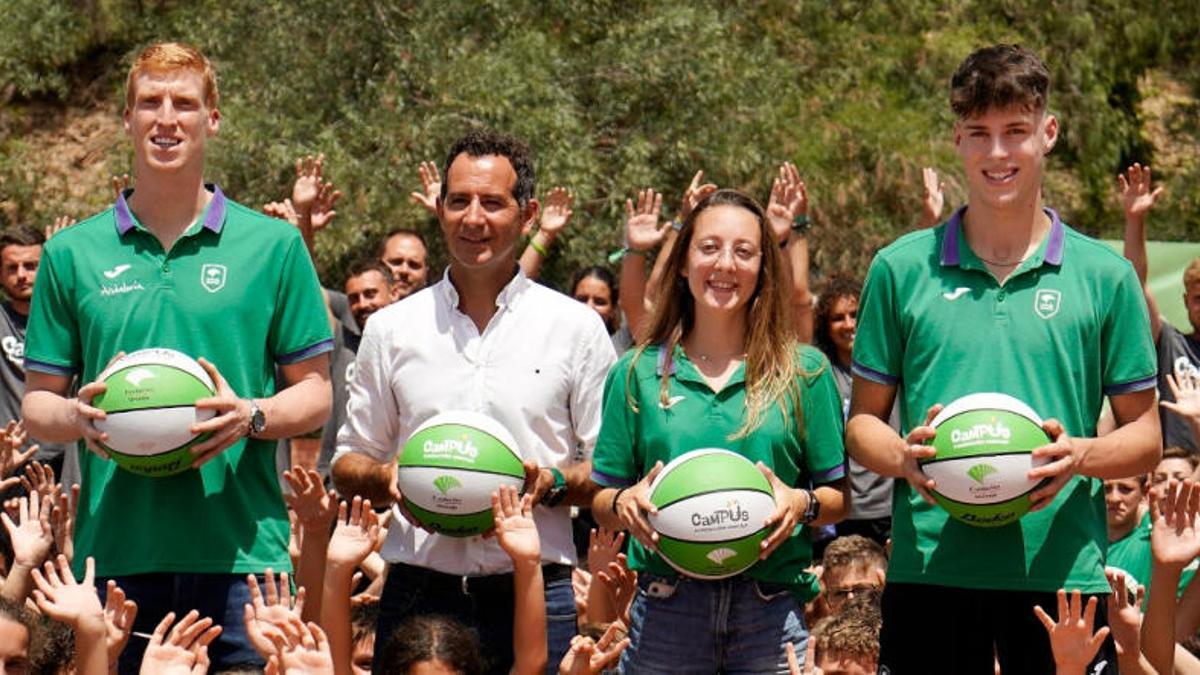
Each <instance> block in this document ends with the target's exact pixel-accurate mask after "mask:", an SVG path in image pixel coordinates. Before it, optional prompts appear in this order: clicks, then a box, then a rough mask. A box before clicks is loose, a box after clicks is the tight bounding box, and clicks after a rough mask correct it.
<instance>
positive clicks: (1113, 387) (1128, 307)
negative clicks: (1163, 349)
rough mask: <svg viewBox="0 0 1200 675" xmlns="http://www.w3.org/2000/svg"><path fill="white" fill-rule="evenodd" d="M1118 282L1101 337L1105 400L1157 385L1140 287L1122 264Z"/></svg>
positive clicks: (1147, 322)
mask: <svg viewBox="0 0 1200 675" xmlns="http://www.w3.org/2000/svg"><path fill="white" fill-rule="evenodd" d="M1121 262H1122V263H1124V265H1123V269H1122V273H1121V275H1120V279H1119V281H1118V283H1117V286H1116V288H1115V289H1114V291H1113V292H1112V293H1111V294H1109V299H1108V302H1107V303H1106V306H1105V312H1104V321H1103V323H1102V324H1101V328H1100V330H1101V333H1100V351H1101V354H1100V357H1101V359H1102V362H1103V368H1104V372H1103V375H1102V378H1103V379H1102V381H1103V385H1104V393H1105V394H1106V395H1108V396H1114V395H1120V394H1128V393H1131V392H1135V391H1142V390H1144V389H1150V388H1152V387H1154V386H1155V384H1156V382H1157V367H1158V366H1157V362H1156V355H1155V351H1154V342H1153V341H1152V340H1151V337H1150V317H1149V315H1148V314H1147V312H1146V302H1145V300H1144V298H1143V295H1142V287H1141V284H1139V283H1138V280H1137V275H1136V274H1135V273H1134V271H1133V267H1131V266H1130V265H1129V263H1127V262H1125V261H1123V260H1122V261H1121Z"/></svg>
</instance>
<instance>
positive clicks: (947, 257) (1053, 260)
mask: <svg viewBox="0 0 1200 675" xmlns="http://www.w3.org/2000/svg"><path fill="white" fill-rule="evenodd" d="M1042 210H1043V211H1045V212H1046V215H1047V216H1049V217H1050V235H1049V239H1048V240H1047V241H1046V254H1045V258H1043V260H1044V261H1045V262H1048V263H1050V264H1051V265H1061V264H1062V259H1063V248H1064V242H1065V240H1066V237H1067V232H1066V226H1064V225H1063V222H1062V219H1061V218H1059V217H1058V212H1057V211H1055V210H1054V209H1052V208H1050V207H1048V206H1046V207H1042ZM966 211H967V207H965V206H963V207H959V209H958V210H957V211H955V212H954V215H953V216H950V220H948V221H946V234H945V236H944V237H943V238H942V265H943V266H954V267H957V266H958V265H960V264H961V263H962V257H961V255H960V253H959V250H960V248H959V247H960V246H961V245H960V244H959V239H960V238H961V237H960V233H961V232H962V217H963V214H964V213H966Z"/></svg>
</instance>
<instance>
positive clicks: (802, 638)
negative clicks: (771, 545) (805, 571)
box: [620, 573, 808, 675]
mask: <svg viewBox="0 0 1200 675" xmlns="http://www.w3.org/2000/svg"><path fill="white" fill-rule="evenodd" d="M630 618H631V620H632V624H633V625H632V626H630V627H629V640H630V644H629V647H628V648H627V649H626V650H625V653H624V654H622V655H621V666H620V670H621V672H622V673H634V674H636V675H657V674H659V673H661V674H663V675H667V674H669V675H691V674H693V673H694V674H696V675H699V674H701V673H704V674H706V675H712V673H729V674H730V675H732V674H735V673H747V674H749V673H754V674H755V675H759V674H762V673H780V674H781V675H787V673H788V665H787V652H785V651H784V646H785V645H786V644H787V643H789V642H790V643H792V645H793V646H794V647H795V649H796V658H797V659H799V660H800V663H801V664H803V663H804V651H805V648H806V647H807V645H808V630H807V629H806V628H805V626H804V606H803V605H801V604H800V602H799V601H798V600H797V599H796V598H795V596H793V595H792V594H791V592H790V591H788V590H787V589H786V588H784V587H782V586H777V585H775V584H767V583H765V582H759V581H754V580H753V579H748V578H746V577H744V576H737V577H733V578H730V579H723V580H721V581H700V580H697V579H689V578H686V577H679V578H674V579H671V578H665V577H660V576H656V575H653V574H646V573H642V574H639V575H638V591H637V595H635V596H634V599H633V607H632V609H631V611H630Z"/></svg>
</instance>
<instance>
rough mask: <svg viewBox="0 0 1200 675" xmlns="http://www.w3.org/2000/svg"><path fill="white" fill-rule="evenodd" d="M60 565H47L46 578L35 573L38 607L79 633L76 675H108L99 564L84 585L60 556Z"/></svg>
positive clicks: (89, 564) (88, 566)
mask: <svg viewBox="0 0 1200 675" xmlns="http://www.w3.org/2000/svg"><path fill="white" fill-rule="evenodd" d="M35 494H36V493H35ZM22 501H24V498H22ZM57 562H58V566H57V568H56V567H55V566H54V565H52V564H50V563H46V568H45V574H42V572H41V571H40V570H37V569H34V570H33V581H34V583H35V584H37V590H35V591H34V592H33V596H34V598H35V600H36V601H37V606H38V608H40V609H41V610H42V611H43V612H44V613H45V614H46V616H49V617H50V618H51V619H54V620H55V621H60V622H62V623H65V624H67V625H68V626H70V627H71V629H72V630H74V631H75V669H76V672H78V673H79V675H105V674H106V673H108V645H107V643H106V636H107V634H108V625H107V624H106V623H105V621H104V608H103V607H101V606H100V596H98V595H96V584H95V577H96V562H95V561H94V560H92V559H91V558H90V557H89V558H88V559H87V562H86V570H87V573H86V574H85V575H84V577H83V580H82V581H75V575H74V574H72V573H71V565H70V563H68V562H67V559H66V557H65V556H61V555H60V556H58V561H57Z"/></svg>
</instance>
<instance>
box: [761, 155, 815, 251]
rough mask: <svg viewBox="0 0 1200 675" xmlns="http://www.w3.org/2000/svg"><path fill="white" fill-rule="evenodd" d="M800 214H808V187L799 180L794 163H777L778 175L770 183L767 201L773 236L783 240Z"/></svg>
mask: <svg viewBox="0 0 1200 675" xmlns="http://www.w3.org/2000/svg"><path fill="white" fill-rule="evenodd" d="M802 215H808V188H807V187H805V185H804V181H802V180H800V171H799V170H798V169H797V168H796V165H795V164H792V163H791V162H784V163H783V164H780V165H779V175H778V176H776V177H775V180H774V181H773V182H772V184H771V199H770V201H768V202H767V221H768V222H769V223H770V224H771V231H772V232H774V233H775V238H776V239H777V240H779V241H783V239H785V238H786V237H787V236H788V233H789V232H790V231H791V228H792V222H793V221H794V220H795V219H796V218H797V217H798V216H802Z"/></svg>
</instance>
